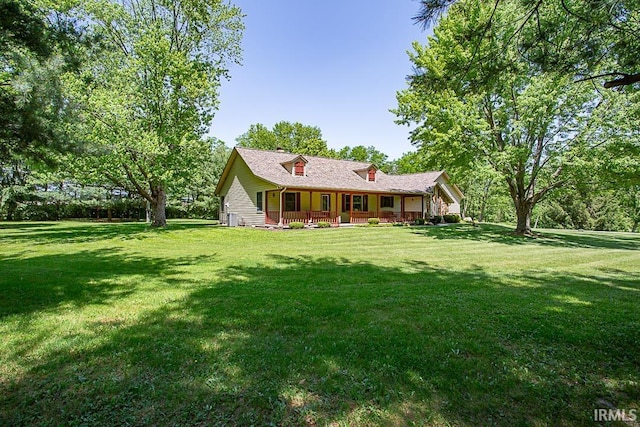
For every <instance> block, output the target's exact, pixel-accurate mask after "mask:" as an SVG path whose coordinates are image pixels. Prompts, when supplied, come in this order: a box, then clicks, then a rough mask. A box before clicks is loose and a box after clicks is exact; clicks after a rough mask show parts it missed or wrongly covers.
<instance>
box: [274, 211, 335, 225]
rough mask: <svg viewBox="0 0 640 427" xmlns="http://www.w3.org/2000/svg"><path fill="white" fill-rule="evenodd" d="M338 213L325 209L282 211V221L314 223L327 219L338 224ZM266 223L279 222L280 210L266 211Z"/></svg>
mask: <svg viewBox="0 0 640 427" xmlns="http://www.w3.org/2000/svg"><path fill="white" fill-rule="evenodd" d="M338 218H339V216H338V214H337V213H336V212H325V211H285V212H282V223H283V224H285V225H286V224H289V223H290V222H302V223H305V224H309V222H311V223H313V224H315V223H317V222H320V221H327V222H330V223H332V224H338V222H339V221H338ZM266 222H267V224H278V223H279V222H280V212H278V211H268V212H267V216H266Z"/></svg>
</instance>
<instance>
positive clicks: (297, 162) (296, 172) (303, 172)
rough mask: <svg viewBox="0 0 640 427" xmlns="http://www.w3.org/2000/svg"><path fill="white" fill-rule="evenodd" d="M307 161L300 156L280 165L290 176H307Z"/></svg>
mask: <svg viewBox="0 0 640 427" xmlns="http://www.w3.org/2000/svg"><path fill="white" fill-rule="evenodd" d="M307 163H308V162H307V159H305V158H304V157H302V156H296V157H294V158H293V159H289V160H287V161H286V162H282V163H280V164H281V165H282V167H284V168H285V169H286V170H287V172H289V173H290V174H291V176H307Z"/></svg>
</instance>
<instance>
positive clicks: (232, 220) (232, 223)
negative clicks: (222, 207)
mask: <svg viewBox="0 0 640 427" xmlns="http://www.w3.org/2000/svg"><path fill="white" fill-rule="evenodd" d="M227 226H228V227H237V226H238V214H237V213H228V214H227Z"/></svg>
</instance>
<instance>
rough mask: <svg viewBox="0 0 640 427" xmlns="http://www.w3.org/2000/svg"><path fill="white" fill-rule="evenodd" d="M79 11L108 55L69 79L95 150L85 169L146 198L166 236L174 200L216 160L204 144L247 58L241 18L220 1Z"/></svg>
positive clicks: (124, 4) (104, 3)
mask: <svg viewBox="0 0 640 427" xmlns="http://www.w3.org/2000/svg"><path fill="white" fill-rule="evenodd" d="M79 11H80V13H81V14H82V16H83V17H84V18H83V19H84V21H85V22H87V25H88V27H89V31H90V32H91V33H92V34H94V35H96V37H97V38H99V39H100V40H101V42H102V44H103V47H104V49H101V50H100V51H98V52H97V54H96V56H95V57H94V58H92V59H93V61H92V62H91V64H90V66H88V67H87V68H86V69H85V70H84V73H83V74H82V75H81V76H80V77H79V78H75V76H71V77H70V78H69V79H68V85H69V87H70V88H71V89H72V91H73V93H74V100H75V101H77V102H79V103H80V104H81V105H82V106H83V109H84V112H85V117H84V118H85V123H86V126H85V128H84V129H82V133H83V136H84V137H85V138H86V139H87V140H88V141H89V142H90V146H91V148H90V149H89V150H88V151H87V152H86V153H84V155H83V156H81V157H78V158H77V159H76V161H77V162H78V164H79V166H80V167H79V169H82V170H84V171H91V172H92V173H93V174H94V175H95V176H96V177H99V176H104V177H106V178H108V179H109V180H110V181H112V182H113V183H114V184H115V185H117V186H120V187H123V188H125V189H127V190H128V191H130V192H134V193H137V194H139V195H140V196H142V197H143V198H145V199H146V200H147V201H148V202H149V203H150V204H151V206H152V213H153V225H154V226H165V225H166V213H165V205H166V200H167V192H168V191H170V190H171V189H172V188H183V187H184V185H185V183H187V182H189V181H191V179H192V175H193V174H194V173H196V171H197V169H198V168H197V167H195V165H197V164H199V163H200V162H201V161H202V157H203V156H208V155H209V150H210V147H209V146H208V144H207V143H206V142H205V141H204V140H203V139H202V138H201V136H202V135H203V133H204V132H205V131H206V130H207V128H208V125H209V124H210V122H211V120H212V118H213V113H214V111H215V109H216V108H217V103H218V102H217V99H218V88H219V85H220V80H221V78H223V77H226V76H227V67H228V65H229V63H230V62H234V61H238V60H239V57H240V39H241V34H242V30H243V24H242V15H241V11H240V9H238V8H237V7H235V6H233V5H230V4H227V3H226V2H222V1H220V0H120V1H109V0H82V1H81V7H80V8H79Z"/></svg>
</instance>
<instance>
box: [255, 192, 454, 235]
mask: <svg viewBox="0 0 640 427" xmlns="http://www.w3.org/2000/svg"><path fill="white" fill-rule="evenodd" d="M265 196H266V197H265V200H266V203H265V204H266V206H265V207H266V209H265V211H264V215H265V225H281V226H282V225H287V224H290V223H292V222H302V223H304V224H317V223H318V222H329V223H330V224H331V225H334V226H337V225H338V224H341V223H343V224H344V223H351V224H365V223H367V222H368V221H369V219H370V218H378V219H379V220H380V222H381V223H395V222H415V221H416V220H417V219H418V218H425V217H426V218H430V217H432V216H434V215H442V213H444V212H443V211H444V210H446V204H445V203H442V200H441V199H440V198H439V197H437V195H436V194H429V193H424V194H372V193H359V192H348V193H347V192H335V191H334V192H330V191H321V190H320V191H311V190H301V189H285V190H271V191H267V192H266V194H265Z"/></svg>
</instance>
